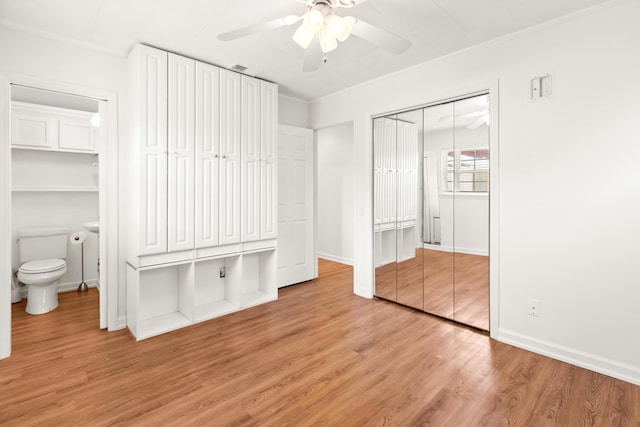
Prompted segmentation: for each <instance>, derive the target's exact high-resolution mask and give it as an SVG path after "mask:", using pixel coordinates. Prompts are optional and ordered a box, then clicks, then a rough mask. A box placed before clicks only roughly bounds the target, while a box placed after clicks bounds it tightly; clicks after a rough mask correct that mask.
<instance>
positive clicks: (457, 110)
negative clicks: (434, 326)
mask: <svg viewBox="0 0 640 427" xmlns="http://www.w3.org/2000/svg"><path fill="white" fill-rule="evenodd" d="M488 125H489V97H488V95H486V94H482V95H478V96H473V97H468V98H465V99H460V100H456V101H451V102H444V103H441V104H436V105H431V106H428V107H425V108H419V109H413V110H410V111H406V112H402V113H397V114H393V115H389V116H384V117H378V118H376V119H374V122H373V126H374V129H373V136H374V141H373V145H374V263H375V280H376V286H375V296H377V297H379V298H383V299H387V300H391V301H394V302H397V303H400V304H403V305H406V306H409V307H413V308H417V309H420V310H424V311H425V312H428V313H431V314H435V315H437V316H441V317H444V318H447V319H451V320H455V321H457V322H460V323H464V324H468V325H471V326H474V327H476V328H479V329H483V330H488V329H489V126H488Z"/></svg>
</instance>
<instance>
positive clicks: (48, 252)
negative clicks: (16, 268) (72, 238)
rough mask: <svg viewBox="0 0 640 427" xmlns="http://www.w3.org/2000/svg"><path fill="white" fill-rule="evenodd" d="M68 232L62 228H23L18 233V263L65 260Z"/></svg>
mask: <svg viewBox="0 0 640 427" xmlns="http://www.w3.org/2000/svg"><path fill="white" fill-rule="evenodd" d="M68 237H69V230H68V229H66V228H63V227H49V228H25V229H22V230H19V231H18V248H19V251H20V262H21V263H23V262H27V261H33V260H38V259H50V258H66V257H67V238H68Z"/></svg>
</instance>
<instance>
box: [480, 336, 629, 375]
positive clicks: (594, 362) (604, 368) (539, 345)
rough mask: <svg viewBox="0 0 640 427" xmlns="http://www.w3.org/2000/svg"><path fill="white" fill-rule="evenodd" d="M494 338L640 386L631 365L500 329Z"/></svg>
mask: <svg viewBox="0 0 640 427" xmlns="http://www.w3.org/2000/svg"><path fill="white" fill-rule="evenodd" d="M492 337H493V338H495V339H496V340H498V341H500V342H503V343H505V344H510V345H513V346H515V347H519V348H522V349H525V350H529V351H532V352H534V353H537V354H541V355H543V356H548V357H551V358H552V359H557V360H561V361H563V362H567V363H570V364H572V365H575V366H579V367H581V368H585V369H588V370H590V371H594V372H598V373H600V374H604V375H607V376H610V377H613V378H617V379H619V380H622V381H626V382H629V383H631V384H635V385H639V386H640V369H639V368H637V367H634V366H631V365H627V364H624V363H620V362H616V361H615V360H611V359H607V358H603V357H599V356H596V355H593V354H589V353H585V352H582V351H577V350H574V349H572V348H569V347H564V346H560V345H556V344H553V343H550V342H547V341H542V340H537V339H534V338H530V337H527V336H525V335H522V334H518V333H515V332H511V331H507V330H504V329H500V330H499V331H498V333H497V334H492Z"/></svg>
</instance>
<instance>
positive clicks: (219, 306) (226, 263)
mask: <svg viewBox="0 0 640 427" xmlns="http://www.w3.org/2000/svg"><path fill="white" fill-rule="evenodd" d="M240 262H241V259H240V255H233V256H227V257H222V258H214V259H205V260H198V261H196V262H195V263H194V265H195V280H194V316H193V317H194V321H196V322H199V321H201V320H207V319H213V318H214V317H218V316H222V315H225V314H229V313H232V312H234V311H236V310H238V309H239V308H240V298H239V292H238V291H237V290H236V288H237V287H238V286H237V283H236V282H237V280H238V278H239V277H241V271H240Z"/></svg>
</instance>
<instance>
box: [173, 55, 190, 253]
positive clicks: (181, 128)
mask: <svg viewBox="0 0 640 427" xmlns="http://www.w3.org/2000/svg"><path fill="white" fill-rule="evenodd" d="M168 87H169V96H168V106H169V110H168V111H169V122H168V126H167V131H168V132H167V133H168V147H169V155H168V161H169V168H168V173H169V175H168V188H169V191H168V215H167V217H168V250H169V251H170V252H173V251H181V250H188V249H193V247H194V237H195V236H194V230H195V229H194V220H195V218H194V166H195V163H194V162H195V112H194V110H195V61H194V60H193V59H188V58H184V57H182V56H178V55H174V54H171V53H170V54H169V86H168Z"/></svg>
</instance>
